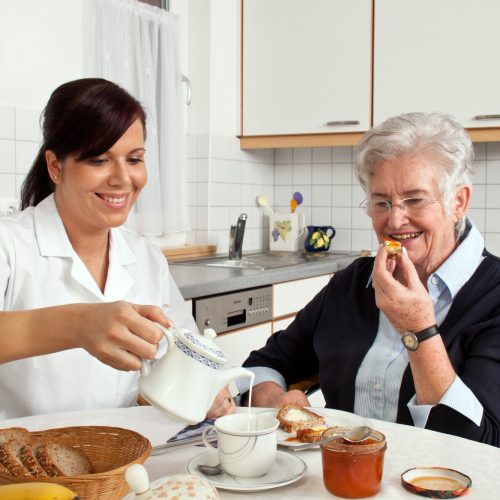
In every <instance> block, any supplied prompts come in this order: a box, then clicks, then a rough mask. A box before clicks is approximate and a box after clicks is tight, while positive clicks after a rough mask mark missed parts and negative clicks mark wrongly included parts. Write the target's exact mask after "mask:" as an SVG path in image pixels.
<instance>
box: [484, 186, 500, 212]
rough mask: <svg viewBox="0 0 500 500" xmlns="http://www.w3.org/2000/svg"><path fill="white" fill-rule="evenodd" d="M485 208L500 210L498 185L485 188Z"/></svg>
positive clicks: (499, 187)
mask: <svg viewBox="0 0 500 500" xmlns="http://www.w3.org/2000/svg"><path fill="white" fill-rule="evenodd" d="M486 208H500V184H493V185H491V186H490V185H488V186H486Z"/></svg>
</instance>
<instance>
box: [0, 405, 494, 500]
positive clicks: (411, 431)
mask: <svg viewBox="0 0 500 500" xmlns="http://www.w3.org/2000/svg"><path fill="white" fill-rule="evenodd" d="M241 410H242V409H240V411H241ZM321 412H322V413H324V414H325V415H327V416H328V417H329V418H330V419H331V420H332V421H333V422H334V421H335V415H336V414H337V415H340V414H342V415H343V416H344V418H345V416H346V414H345V413H344V412H339V411H338V410H324V409H322V410H321ZM372 422H373V424H374V427H375V429H377V430H379V431H381V432H383V433H384V434H385V435H386V438H387V443H388V447H387V452H386V455H385V466H384V476H383V479H382V488H381V490H380V492H379V493H378V494H377V495H376V496H375V497H372V498H376V499H379V500H392V499H405V498H408V499H413V500H416V499H417V498H419V497H418V496H416V495H414V494H412V493H409V492H407V491H406V490H404V489H403V487H402V486H401V479H400V476H401V473H402V472H403V471H405V470H406V469H409V468H411V467H416V466H424V465H426V466H440V467H448V468H451V469H456V470H459V471H461V472H463V473H465V474H467V475H468V476H470V477H471V479H472V488H471V490H470V491H469V493H468V495H467V496H466V498H467V500H475V499H477V500H499V499H500V449H499V448H495V447H493V446H489V445H485V444H480V443H476V442H474V441H469V440H467V439H462V438H458V437H455V436H450V435H447V434H441V433H438V432H433V431H428V430H425V429H418V428H415V427H411V426H406V425H400V424H393V423H389V422H383V421H379V420H372ZM73 425H112V426H117V427H124V428H128V429H133V430H135V431H137V432H140V433H141V434H143V435H144V436H146V437H148V438H149V439H150V441H151V442H152V444H153V446H154V445H158V444H162V443H164V442H165V441H166V440H167V439H168V438H169V437H171V436H173V435H174V434H176V433H177V432H178V431H179V430H180V429H181V428H183V427H184V424H183V423H181V422H174V421H173V420H171V419H169V418H168V417H167V416H166V415H165V414H163V413H161V412H160V411H158V410H156V409H155V408H152V407H147V406H144V407H135V408H125V409H111V410H98V411H96V410H94V411H82V412H73V413H58V414H51V415H40V416H34V417H26V418H19V419H11V420H1V421H0V427H12V426H23V427H26V428H28V429H30V430H32V431H34V430H43V429H49V428H54V427H65V426H73ZM204 451H205V448H203V447H200V446H189V445H188V446H182V447H175V448H172V449H171V450H170V451H167V452H166V453H164V454H162V455H157V456H152V457H150V458H149V459H148V460H147V461H146V463H145V464H144V465H145V466H146V468H147V470H148V472H149V476H150V479H151V481H153V480H155V479H158V478H159V477H161V476H165V475H171V474H176V473H180V472H185V467H186V463H187V461H188V460H189V459H190V458H191V457H193V456H194V455H196V454H198V453H202V452H204ZM290 453H293V452H290ZM299 456H300V457H301V458H302V459H303V460H304V461H305V462H306V464H307V472H306V473H305V475H304V476H303V477H302V478H301V479H300V480H299V481H297V482H295V483H293V484H290V485H288V486H283V487H280V488H275V489H271V490H267V491H259V492H254V493H248V492H244V493H238V492H230V491H224V490H220V491H219V493H220V496H221V498H223V499H240V500H241V499H242V498H247V496H248V498H252V499H256V500H257V499H270V498H274V499H276V498H283V499H284V498H286V499H289V498H301V499H304V498H306V499H321V498H325V499H331V498H334V496H333V495H331V494H330V493H328V491H327V490H326V489H325V488H324V486H323V478H322V469H321V455H320V451H319V450H317V449H312V450H306V451H302V452H300V454H299Z"/></svg>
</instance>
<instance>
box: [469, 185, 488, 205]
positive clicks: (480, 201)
mask: <svg viewBox="0 0 500 500" xmlns="http://www.w3.org/2000/svg"><path fill="white" fill-rule="evenodd" d="M485 206H486V185H484V184H478V185H473V186H472V194H471V199H470V202H469V208H484V207H485Z"/></svg>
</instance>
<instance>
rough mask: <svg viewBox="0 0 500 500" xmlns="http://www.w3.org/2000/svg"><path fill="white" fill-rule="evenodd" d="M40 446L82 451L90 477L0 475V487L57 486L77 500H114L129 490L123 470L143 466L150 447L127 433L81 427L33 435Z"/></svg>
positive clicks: (101, 427)
mask: <svg viewBox="0 0 500 500" xmlns="http://www.w3.org/2000/svg"><path fill="white" fill-rule="evenodd" d="M32 435H33V439H36V440H37V441H39V442H46V441H57V442H58V443H62V444H65V445H68V446H72V447H73V448H77V449H81V450H82V451H83V452H85V454H86V455H87V457H88V458H89V460H90V463H91V464H92V474H85V475H82V476H72V477H56V478H54V477H51V478H39V477H36V478H35V477H34V478H25V477H23V478H20V477H12V476H3V475H0V484H10V483H16V482H34V481H41V482H49V483H58V484H62V485H64V486H67V487H68V488H70V489H72V490H73V491H75V492H76V493H78V495H79V496H80V500H94V499H99V500H108V499H110V500H114V499H119V498H121V497H122V496H123V495H125V494H126V493H127V492H128V491H129V490H130V488H129V487H128V485H127V483H126V482H125V469H126V468H127V467H128V466H129V465H131V464H142V463H144V462H145V461H146V459H147V458H148V456H149V455H150V453H151V443H150V442H149V440H148V439H147V438H145V437H144V436H142V435H141V434H139V433H137V432H134V431H131V430H129V429H121V428H119V427H104V426H81V427H63V428H60V429H49V430H46V431H37V432H32Z"/></svg>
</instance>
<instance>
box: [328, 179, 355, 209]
mask: <svg viewBox="0 0 500 500" xmlns="http://www.w3.org/2000/svg"><path fill="white" fill-rule="evenodd" d="M351 205H352V193H351V186H344V185H341V186H338V185H335V184H334V185H333V186H332V207H350V206H351Z"/></svg>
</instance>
